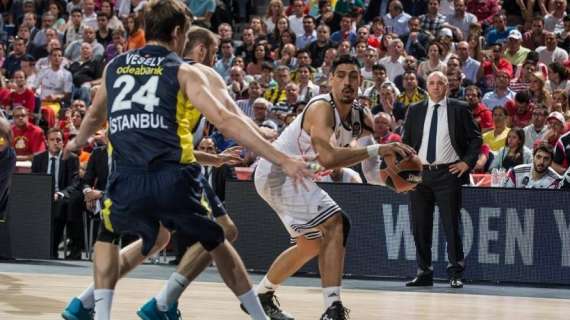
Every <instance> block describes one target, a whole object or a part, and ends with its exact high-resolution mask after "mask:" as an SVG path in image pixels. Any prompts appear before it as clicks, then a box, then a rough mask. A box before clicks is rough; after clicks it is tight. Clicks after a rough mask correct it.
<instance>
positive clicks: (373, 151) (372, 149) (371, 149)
mask: <svg viewBox="0 0 570 320" xmlns="http://www.w3.org/2000/svg"><path fill="white" fill-rule="evenodd" d="M378 150H380V145H379V144H373V145H371V146H368V147H366V152H368V156H369V157H370V158H372V157H376V156H378Z"/></svg>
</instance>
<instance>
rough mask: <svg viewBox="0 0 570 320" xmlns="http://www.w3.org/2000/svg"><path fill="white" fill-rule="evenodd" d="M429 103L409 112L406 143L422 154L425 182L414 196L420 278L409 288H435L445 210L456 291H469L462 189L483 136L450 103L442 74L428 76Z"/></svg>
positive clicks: (464, 107)
mask: <svg viewBox="0 0 570 320" xmlns="http://www.w3.org/2000/svg"><path fill="white" fill-rule="evenodd" d="M427 89H428V95H429V99H428V100H427V101H422V102H419V103H417V104H413V105H411V106H410V107H409V110H408V115H407V118H406V122H405V124H404V136H403V142H404V143H406V144H408V145H410V146H411V147H412V148H414V149H415V150H416V151H417V152H418V156H419V158H420V159H421V161H422V163H423V164H424V168H423V174H422V177H423V181H422V183H420V184H418V186H417V188H416V189H415V190H414V191H412V192H410V208H411V217H412V232H413V235H414V241H415V244H416V259H417V263H418V272H417V276H416V278H415V279H414V280H412V281H411V282H408V283H407V284H406V286H411V287H416V286H432V285H433V267H432V257H431V246H432V230H433V212H434V206H435V205H436V204H437V205H438V207H439V209H440V210H439V212H440V217H441V221H442V222H443V227H444V230H445V236H446V240H447V253H448V261H449V264H448V267H447V271H448V274H449V278H450V285H451V287H452V288H461V287H463V282H462V276H463V270H464V254H463V245H462V243H461V236H460V235H459V222H460V210H461V185H463V184H465V183H467V182H468V179H469V178H468V175H469V171H470V170H471V169H472V168H473V167H474V166H475V163H476V162H477V159H478V157H479V152H480V149H481V143H482V142H481V132H480V130H479V127H478V126H477V125H476V124H475V121H474V119H473V115H472V114H471V109H470V108H469V105H468V104H467V103H465V102H462V101H459V100H455V99H449V98H446V96H447V90H448V82H447V78H446V76H445V75H444V74H443V73H442V72H439V71H437V72H433V73H431V74H430V75H429V76H428V79H427Z"/></svg>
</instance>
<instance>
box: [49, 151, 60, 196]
mask: <svg viewBox="0 0 570 320" xmlns="http://www.w3.org/2000/svg"><path fill="white" fill-rule="evenodd" d="M56 161H57V158H56V157H50V165H49V173H50V175H51V177H52V179H53V186H54V188H55V191H59V185H58V183H57V178H58V177H57V175H56V171H55V162H56Z"/></svg>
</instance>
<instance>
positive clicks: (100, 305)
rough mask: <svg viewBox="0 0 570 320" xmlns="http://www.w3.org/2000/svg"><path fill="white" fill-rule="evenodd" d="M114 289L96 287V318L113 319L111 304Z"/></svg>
mask: <svg viewBox="0 0 570 320" xmlns="http://www.w3.org/2000/svg"><path fill="white" fill-rule="evenodd" d="M113 293H114V290H113V289H95V290H94V291H93V297H94V299H95V320H109V319H111V305H112V304H113Z"/></svg>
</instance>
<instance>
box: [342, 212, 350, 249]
mask: <svg viewBox="0 0 570 320" xmlns="http://www.w3.org/2000/svg"><path fill="white" fill-rule="evenodd" d="M340 215H341V217H342V234H343V237H342V245H343V246H345V247H346V242H347V241H348V234H349V233H350V218H348V216H347V215H346V214H345V213H344V212H341V213H340Z"/></svg>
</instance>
